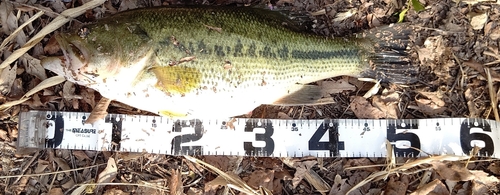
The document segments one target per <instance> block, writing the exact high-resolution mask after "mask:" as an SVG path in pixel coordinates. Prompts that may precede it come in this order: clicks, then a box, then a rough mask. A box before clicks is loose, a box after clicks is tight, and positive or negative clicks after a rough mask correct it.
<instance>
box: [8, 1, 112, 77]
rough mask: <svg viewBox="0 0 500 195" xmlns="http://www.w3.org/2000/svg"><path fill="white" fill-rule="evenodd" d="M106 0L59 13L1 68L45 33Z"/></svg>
mask: <svg viewBox="0 0 500 195" xmlns="http://www.w3.org/2000/svg"><path fill="white" fill-rule="evenodd" d="M104 1H105V0H92V1H90V2H87V3H85V4H83V5H82V6H79V7H76V8H72V9H68V10H65V11H64V12H62V13H61V14H60V15H58V16H57V17H56V18H55V19H54V20H52V22H50V23H49V24H48V25H47V26H45V27H44V28H43V29H42V30H40V32H38V33H37V34H36V35H35V36H33V37H32V38H31V39H30V40H29V41H28V43H26V44H24V45H23V47H22V48H20V49H17V50H15V51H14V52H13V53H12V54H11V55H10V56H9V57H7V59H5V61H3V62H2V64H0V69H4V68H5V67H7V66H9V65H10V64H11V63H12V62H14V61H15V60H17V59H18V58H19V57H20V56H22V55H23V54H25V53H26V52H27V51H28V50H30V49H31V48H32V47H34V46H35V45H36V44H37V43H38V42H40V41H41V40H42V39H43V38H44V37H45V35H47V34H49V33H51V32H54V31H55V30H57V29H59V28H60V27H61V26H62V25H64V24H66V23H67V22H69V21H70V20H72V18H73V17H77V16H80V15H82V14H83V13H85V11H86V10H89V9H92V8H94V7H97V6H99V5H101V4H103V3H104Z"/></svg>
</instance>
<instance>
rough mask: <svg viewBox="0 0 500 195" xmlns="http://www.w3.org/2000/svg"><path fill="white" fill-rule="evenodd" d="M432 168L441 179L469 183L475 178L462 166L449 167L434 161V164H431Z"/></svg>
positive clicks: (453, 165) (452, 165)
mask: <svg viewBox="0 0 500 195" xmlns="http://www.w3.org/2000/svg"><path fill="white" fill-rule="evenodd" d="M449 163H452V162H449ZM432 167H433V168H434V170H436V172H438V174H439V175H440V176H441V178H443V179H448V180H451V181H469V180H472V179H474V178H475V176H474V175H473V174H472V173H471V172H470V171H469V170H468V169H467V168H466V167H464V166H462V165H458V164H454V163H452V164H451V165H449V164H446V163H443V162H438V161H435V162H434V163H432Z"/></svg>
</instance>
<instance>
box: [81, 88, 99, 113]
mask: <svg viewBox="0 0 500 195" xmlns="http://www.w3.org/2000/svg"><path fill="white" fill-rule="evenodd" d="M94 93H95V91H94V90H93V89H91V88H86V89H83V90H81V92H80V95H81V97H82V98H83V101H85V102H86V103H87V104H89V105H90V106H91V107H92V108H94V107H95V106H96V103H95V95H94Z"/></svg>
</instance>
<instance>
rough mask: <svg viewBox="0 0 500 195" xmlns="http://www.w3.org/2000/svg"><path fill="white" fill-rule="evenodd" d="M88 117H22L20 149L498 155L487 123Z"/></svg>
mask: <svg viewBox="0 0 500 195" xmlns="http://www.w3.org/2000/svg"><path fill="white" fill-rule="evenodd" d="M88 116H89V113H76V112H47V111H30V112H22V113H21V114H20V121H19V137H18V146H19V147H28V148H60V149H83V150H113V151H133V152H150V153H160V154H169V155H183V154H190V155H193V154H205V155H208V154H210V155H212V154H217V155H252V156H292V157H294V156H296V157H300V156H310V155H312V156H319V157H331V156H341V157H383V156H386V155H387V154H386V149H385V140H388V141H389V142H390V143H391V144H393V145H394V146H395V147H394V151H395V153H396V155H397V156H425V155H426V154H424V153H422V152H421V151H420V150H422V151H425V152H429V153H432V154H456V155H465V154H468V153H469V151H471V150H472V148H473V146H474V145H477V146H480V147H482V149H481V150H480V154H481V155H483V156H492V157H498V155H497V154H496V153H495V151H499V150H500V148H498V147H500V144H498V143H500V135H499V133H498V124H497V122H495V121H492V120H484V119H468V118H439V119H398V120H385V119H384V120H371V119H325V120H277V119H236V121H234V122H233V123H232V125H233V126H234V130H233V129H231V127H230V125H229V124H228V121H230V120H229V119H228V120H223V119H214V120H200V119H191V120H171V119H167V118H163V117H158V116H140V115H121V114H109V115H108V116H107V117H106V118H105V119H104V120H102V121H100V122H98V123H96V124H95V126H92V125H90V124H85V123H84V122H85V120H86V119H87V118H88ZM493 124H494V125H493ZM493 129H495V131H493ZM410 146H411V147H410Z"/></svg>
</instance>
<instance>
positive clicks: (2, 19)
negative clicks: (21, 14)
mask: <svg viewBox="0 0 500 195" xmlns="http://www.w3.org/2000/svg"><path fill="white" fill-rule="evenodd" d="M13 11H14V6H12V3H10V2H9V1H2V2H1V3H0V23H1V24H3V25H2V31H3V33H4V34H11V33H12V31H14V29H16V28H17V23H16V21H17V20H16V17H15V16H14V17H11V15H13V14H12V12H13Z"/></svg>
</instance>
